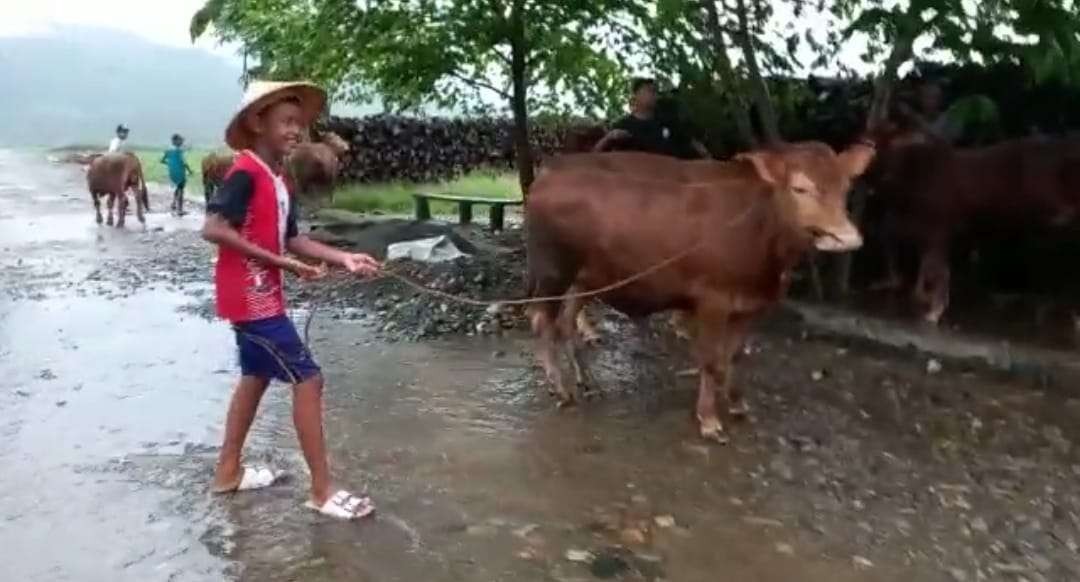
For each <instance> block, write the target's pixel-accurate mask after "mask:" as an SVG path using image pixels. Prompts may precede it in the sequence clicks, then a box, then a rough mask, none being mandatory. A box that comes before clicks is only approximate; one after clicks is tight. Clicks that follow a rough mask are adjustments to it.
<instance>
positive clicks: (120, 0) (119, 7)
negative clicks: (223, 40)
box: [0, 0, 236, 58]
mask: <svg viewBox="0 0 1080 582" xmlns="http://www.w3.org/2000/svg"><path fill="white" fill-rule="evenodd" d="M203 2H204V0H169V1H168V2H162V1H160V0H154V1H151V2H148V1H146V0H85V1H82V0H20V1H13V2H5V6H4V10H3V17H2V18H0V36H41V35H47V34H49V33H50V32H51V31H52V30H54V29H55V28H56V27H58V26H66V25H81V26H96V27H105V28H117V29H120V30H124V31H127V32H131V33H134V34H137V35H139V36H141V37H144V38H146V39H148V40H151V41H153V42H157V43H160V44H166V45H170V46H176V47H192V44H191V39H190V37H189V36H188V24H189V23H190V22H191V15H192V14H194V13H195V11H197V10H198V9H199V8H201V7H202V5H203ZM194 47H195V48H197V49H198V50H205V51H209V52H213V53H215V54H219V55H221V56H226V57H229V58H236V51H235V49H234V48H233V47H222V46H218V45H217V42H216V41H214V40H213V39H211V38H209V37H204V38H202V39H200V40H199V42H198V43H196V44H195V45H194Z"/></svg>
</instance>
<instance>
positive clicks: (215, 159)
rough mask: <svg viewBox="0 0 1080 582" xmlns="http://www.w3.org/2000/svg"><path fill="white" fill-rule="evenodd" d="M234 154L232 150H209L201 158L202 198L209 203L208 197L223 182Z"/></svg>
mask: <svg viewBox="0 0 1080 582" xmlns="http://www.w3.org/2000/svg"><path fill="white" fill-rule="evenodd" d="M235 159H236V155H235V154H234V153H232V152H211V153H209V154H207V155H206V157H205V158H203V160H202V180H203V198H204V200H205V202H206V204H207V205H208V206H209V205H210V197H211V196H213V195H214V192H215V191H216V190H217V189H218V188H220V187H221V185H222V184H224V183H225V175H226V174H228V173H229V168H231V167H232V165H233V161H234V160H235Z"/></svg>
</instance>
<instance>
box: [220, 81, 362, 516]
mask: <svg viewBox="0 0 1080 582" xmlns="http://www.w3.org/2000/svg"><path fill="white" fill-rule="evenodd" d="M325 103H326V95H325V93H323V91H322V90H321V89H319V88H318V87H316V86H314V85H311V84H308V83H270V82H255V83H252V84H251V85H250V86H249V87H248V90H247V92H246V93H245V95H244V98H243V100H242V101H241V104H240V108H239V110H238V111H237V113H236V115H235V116H234V117H233V119H232V121H231V122H230V123H229V126H228V128H227V129H226V132H225V141H226V143H228V144H229V146H230V147H232V148H233V149H235V150H237V151H238V152H240V153H239V154H238V155H237V157H236V161H235V162H234V164H233V166H232V168H231V169H230V170H229V174H228V176H227V177H226V179H225V183H224V184H222V186H221V188H220V189H219V190H218V191H217V192H215V194H214V198H213V199H212V200H211V201H210V204H209V206H208V207H207V216H206V224H205V226H204V227H203V238H205V239H206V240H207V241H209V242H212V243H214V244H216V245H218V261H217V264H216V266H215V272H214V282H215V287H216V289H217V311H218V315H220V316H221V317H222V318H224V319H226V320H228V321H230V322H231V323H232V324H233V329H234V330H235V332H236V343H237V347H238V348H239V352H240V368H241V377H240V381H239V384H238V385H237V387H236V391H235V392H234V394H233V397H232V402H231V403H230V404H229V412H228V418H227V420H226V425H225V442H224V444H223V446H222V448H221V454H220V457H219V459H218V464H217V469H216V471H215V475H214V482H213V486H212V489H213V491H214V492H217V493H225V492H232V491H245V490H250V489H259V488H262V487H268V486H270V485H271V484H273V482H274V481H275V480H276V479H277V477H278V476H279V475H278V474H276V473H275V472H274V471H273V470H271V469H269V468H266V467H262V468H259V467H252V466H244V465H241V463H240V451H241V448H242V447H243V444H244V439H245V437H246V436H247V433H248V429H249V428H251V422H252V420H253V419H254V418H255V411H256V409H257V408H258V406H259V400H260V399H261V398H262V395H263V393H264V392H265V391H266V388H267V386H268V385H269V384H270V381H271V380H272V379H274V378H276V379H279V380H283V381H286V382H289V383H290V384H292V386H293V422H294V423H295V425H296V432H297V436H298V437H299V440H300V448H301V449H302V450H303V453H304V459H305V460H306V461H307V465H308V468H309V469H310V471H311V494H310V498H309V501H308V502H307V506H308V507H310V508H312V509H315V510H316V511H318V512H320V513H322V514H324V515H328V516H331V517H335V518H340V519H357V518H361V517H365V516H368V515H371V513H372V512H374V510H375V506H374V504H372V502H371V499H370V498H368V497H367V496H357V495H352V494H351V493H349V492H347V491H343V490H342V491H338V492H336V493H334V492H333V491H332V490H331V488H330V466H329V460H328V459H327V452H326V442H325V440H324V438H323V426H322V388H323V379H322V375H321V373H320V371H319V367H318V365H317V364H316V363H315V362H314V360H313V359H312V357H311V353H310V352H309V351H308V350H307V348H306V347H305V346H304V345H303V343H302V341H301V339H300V336H299V335H298V334H297V332H296V328H295V327H294V326H293V324H292V322H291V321H290V320H289V318H288V317H287V316H286V315H285V298H284V294H283V292H282V270H287V271H291V272H292V273H294V274H296V275H298V276H300V277H302V278H304V279H316V278H318V277H320V276H322V275H323V274H324V272H325V267H315V266H312V265H309V264H306V263H304V262H301V261H299V260H296V259H293V258H289V257H286V256H285V255H284V252H285V251H286V249H287V250H289V251H290V252H292V253H294V254H296V255H300V256H303V257H308V258H311V259H314V260H317V261H325V262H329V263H333V264H337V265H340V266H341V267H343V268H345V269H346V270H348V271H349V272H352V273H357V274H361V275H370V274H373V273H375V272H376V271H377V270H378V269H379V264H378V263H376V262H375V260H374V259H372V258H371V257H369V256H367V255H363V254H351V253H346V252H343V251H340V250H337V249H334V248H331V247H329V246H326V245H323V244H320V243H318V242H316V241H314V240H311V239H310V238H308V237H307V236H305V235H302V234H300V233H299V232H298V230H297V222H296V220H297V216H296V215H297V209H296V206H295V203H294V201H293V199H292V198H291V197H290V195H289V192H288V191H287V189H286V186H285V182H284V180H283V178H282V174H281V172H282V163H283V161H284V159H285V156H286V155H287V154H288V153H289V151H290V150H292V148H293V147H295V146H296V144H297V143H299V142H300V136H301V134H302V133H303V132H304V131H306V129H307V127H308V126H309V125H310V124H311V123H312V122H313V121H314V120H315V119H316V118H317V117H318V115H319V113H320V111H322V108H323V106H324V105H325Z"/></svg>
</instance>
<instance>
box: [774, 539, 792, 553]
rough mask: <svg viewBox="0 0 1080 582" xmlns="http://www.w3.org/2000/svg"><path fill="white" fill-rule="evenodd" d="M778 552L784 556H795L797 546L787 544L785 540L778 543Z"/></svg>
mask: <svg viewBox="0 0 1080 582" xmlns="http://www.w3.org/2000/svg"><path fill="white" fill-rule="evenodd" d="M776 553H778V554H782V555H784V556H794V555H795V548H794V547H792V545H791V544H785V543H783V542H777V543H776Z"/></svg>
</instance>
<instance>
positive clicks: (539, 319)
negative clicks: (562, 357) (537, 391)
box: [529, 302, 576, 408]
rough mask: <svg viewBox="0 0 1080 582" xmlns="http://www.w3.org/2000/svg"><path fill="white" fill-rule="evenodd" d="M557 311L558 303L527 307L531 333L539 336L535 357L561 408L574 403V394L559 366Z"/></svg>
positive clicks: (560, 338)
mask: <svg viewBox="0 0 1080 582" xmlns="http://www.w3.org/2000/svg"><path fill="white" fill-rule="evenodd" d="M558 313H559V304H558V303H552V302H548V303H541V304H538V305H533V306H531V307H530V308H529V321H530V323H531V324H532V329H533V333H535V334H536V336H537V337H538V338H539V345H538V347H537V350H536V358H537V360H539V362H540V366H541V367H542V368H543V369H544V374H545V375H546V376H547V380H548V392H549V393H551V394H552V395H554V396H555V397H556V398H558V400H559V402H558V405H559V407H560V408H562V407H563V406H570V405H572V404H574V401H575V394H574V393H572V392H570V391H568V390H567V389H566V381H565V379H564V377H563V373H562V369H561V367H560V366H559V347H560V346H559V344H561V343H562V341H563V338H562V337H561V330H560V329H559V322H558ZM575 392H576V391H575Z"/></svg>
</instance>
